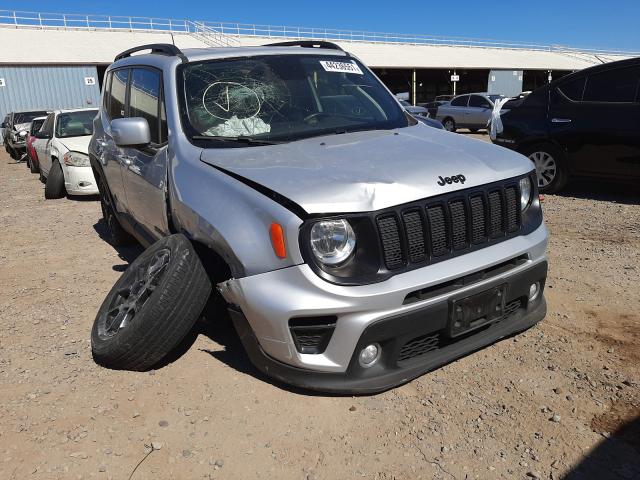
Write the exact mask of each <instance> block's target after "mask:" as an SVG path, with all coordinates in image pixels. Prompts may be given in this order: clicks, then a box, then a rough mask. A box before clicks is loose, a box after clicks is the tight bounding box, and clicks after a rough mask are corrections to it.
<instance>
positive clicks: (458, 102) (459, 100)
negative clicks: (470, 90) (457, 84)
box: [451, 95, 469, 107]
mask: <svg viewBox="0 0 640 480" xmlns="http://www.w3.org/2000/svg"><path fill="white" fill-rule="evenodd" d="M468 98H469V95H463V96H461V97H456V98H454V99H453V100H451V106H452V107H466V106H467V99H468Z"/></svg>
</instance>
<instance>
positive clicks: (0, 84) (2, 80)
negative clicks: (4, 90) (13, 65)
mask: <svg viewBox="0 0 640 480" xmlns="http://www.w3.org/2000/svg"><path fill="white" fill-rule="evenodd" d="M6 86H7V83H6V82H5V81H4V78H0V87H6Z"/></svg>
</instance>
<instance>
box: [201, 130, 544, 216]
mask: <svg viewBox="0 0 640 480" xmlns="http://www.w3.org/2000/svg"><path fill="white" fill-rule="evenodd" d="M201 160H202V161H203V162H205V163H208V164H210V165H213V166H215V167H219V168H221V169H224V170H226V171H228V172H231V173H233V174H235V175H237V176H238V175H239V176H241V177H244V178H246V179H248V180H250V181H252V182H254V183H257V184H260V185H262V186H264V187H267V188H268V189H270V190H272V191H275V192H277V193H278V194H280V195H283V196H284V197H286V198H288V199H289V200H291V201H293V202H295V203H297V204H298V205H299V206H300V207H302V208H303V209H304V210H305V211H306V212H307V213H310V214H311V213H349V212H366V211H374V210H379V209H383V208H387V207H391V206H394V205H400V204H403V203H407V202H411V201H415V200H419V199H422V198H427V197H430V196H434V195H440V194H443V193H447V192H451V191H455V190H460V189H464V188H469V187H473V186H477V185H483V184H486V183H491V182H495V181H497V180H501V179H504V178H509V177H514V176H517V175H522V174H525V173H527V172H529V171H531V170H532V165H531V162H530V161H529V160H528V159H527V158H525V157H523V156H522V155H520V154H517V153H514V152H512V151H511V150H507V149H506V148H503V147H499V146H494V145H491V144H489V143H486V142H483V141H480V140H474V139H470V138H465V137H463V136H462V135H459V134H455V133H449V132H446V131H444V130H437V129H435V128H430V127H427V126H425V125H422V124H418V125H416V126H412V127H407V128H401V129H398V130H377V131H365V132H353V133H347V134H341V135H331V136H322V137H314V138H309V139H305V140H299V141H295V142H291V143H285V144H281V145H269V146H259V147H246V148H210V149H205V150H203V152H202V154H201ZM460 174H461V175H464V177H465V179H466V180H465V183H464V184H462V183H451V184H447V183H445V185H444V186H441V185H439V184H438V182H439V177H450V176H453V175H460Z"/></svg>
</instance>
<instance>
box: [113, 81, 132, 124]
mask: <svg viewBox="0 0 640 480" xmlns="http://www.w3.org/2000/svg"><path fill="white" fill-rule="evenodd" d="M128 78H129V70H128V69H125V70H116V71H115V72H113V75H112V77H111V82H110V83H111V84H110V89H109V90H110V95H109V96H110V99H109V117H110V118H111V119H114V118H122V117H124V116H125V113H126V112H125V101H126V95H127V80H128Z"/></svg>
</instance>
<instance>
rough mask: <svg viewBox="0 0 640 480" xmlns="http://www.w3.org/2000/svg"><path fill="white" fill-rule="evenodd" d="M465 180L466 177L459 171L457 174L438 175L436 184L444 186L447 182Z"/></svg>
mask: <svg viewBox="0 0 640 480" xmlns="http://www.w3.org/2000/svg"><path fill="white" fill-rule="evenodd" d="M466 180H467V179H466V178H465V176H464V175H462V174H461V173H459V174H458V175H453V176H451V177H444V178H442V177H438V182H437V184H438V185H440V186H441V187H444V186H445V185H447V184H449V185H451V184H452V183H464V182H465V181H466Z"/></svg>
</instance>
